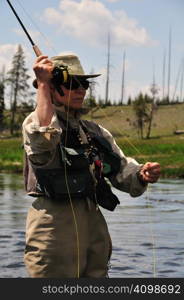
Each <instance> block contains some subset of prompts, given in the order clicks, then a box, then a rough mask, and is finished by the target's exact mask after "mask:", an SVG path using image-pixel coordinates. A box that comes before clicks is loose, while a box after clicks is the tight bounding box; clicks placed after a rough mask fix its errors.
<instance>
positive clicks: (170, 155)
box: [0, 103, 184, 178]
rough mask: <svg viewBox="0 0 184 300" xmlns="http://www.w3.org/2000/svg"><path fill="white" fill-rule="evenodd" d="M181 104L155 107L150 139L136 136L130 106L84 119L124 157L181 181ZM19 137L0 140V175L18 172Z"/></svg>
mask: <svg viewBox="0 0 184 300" xmlns="http://www.w3.org/2000/svg"><path fill="white" fill-rule="evenodd" d="M183 114H184V103H182V104H172V105H171V104H170V105H162V106H158V107H157V110H156V112H155V114H154V118H153V123H152V129H151V138H150V139H147V140H146V139H145V140H141V139H139V138H138V136H137V127H136V126H135V114H134V111H133V109H132V106H119V107H117V106H109V107H106V108H103V109H102V108H99V107H96V108H94V110H93V111H91V112H89V113H88V115H85V116H84V118H85V119H88V120H92V121H94V122H96V123H97V124H99V125H102V126H103V127H105V128H107V129H108V130H109V131H110V132H111V133H112V135H113V136H114V138H115V139H116V142H117V143H118V145H119V146H120V148H121V149H122V150H123V152H124V153H125V155H126V156H131V157H134V158H135V159H136V160H137V161H138V162H140V163H145V162H146V161H157V162H159V163H160V164H161V168H162V177H163V178H184V155H183V153H184V134H178V135H176V134H174V132H176V131H177V130H182V129H184V118H183ZM23 154H24V153H23V149H22V137H21V136H20V137H14V138H12V137H9V138H8V137H7V136H6V135H4V137H3V136H1V137H0V172H22V168H23Z"/></svg>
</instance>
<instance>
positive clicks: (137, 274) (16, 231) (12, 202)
mask: <svg viewBox="0 0 184 300" xmlns="http://www.w3.org/2000/svg"><path fill="white" fill-rule="evenodd" d="M114 191H115V193H116V194H117V195H118V197H119V199H120V201H121V204H120V205H119V206H118V207H117V209H116V210H115V211H114V212H108V211H106V210H103V209H102V212H103V213H104V215H105V218H106V221H107V223H108V225H109V231H110V234H111V238H112V242H113V254H112V258H111V262H110V269H109V277H110V278H113V277H115V278H128V277H129V278H148V277H151V278H153V277H157V278H160V277H164V278H179V277H180V278H182V277H184V180H183V179H181V180H160V181H159V182H158V183H156V184H154V185H150V187H149V189H148V191H147V192H146V193H145V194H144V195H142V196H141V197H138V198H131V197H130V196H129V195H128V194H125V193H123V192H119V191H117V190H114ZM31 202H32V198H31V197H28V196H27V195H26V194H25V192H24V190H23V183H22V176H21V175H17V174H0V277H1V278H20V277H28V274H27V272H26V269H25V266H24V263H23V253H24V246H25V222H26V215H27V210H28V208H29V207H30V205H31Z"/></svg>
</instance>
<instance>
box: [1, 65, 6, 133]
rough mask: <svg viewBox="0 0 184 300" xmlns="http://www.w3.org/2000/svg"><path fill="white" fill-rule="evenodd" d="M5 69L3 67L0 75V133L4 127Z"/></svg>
mask: <svg viewBox="0 0 184 300" xmlns="http://www.w3.org/2000/svg"><path fill="white" fill-rule="evenodd" d="M4 83H5V68H4V67H3V69H2V71H1V73H0V131H2V130H3V127H4V110H5V103H4V90H5V86H4Z"/></svg>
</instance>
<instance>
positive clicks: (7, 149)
mask: <svg viewBox="0 0 184 300" xmlns="http://www.w3.org/2000/svg"><path fill="white" fill-rule="evenodd" d="M22 168H23V149H22V139H21V138H7V139H0V170H1V172H22Z"/></svg>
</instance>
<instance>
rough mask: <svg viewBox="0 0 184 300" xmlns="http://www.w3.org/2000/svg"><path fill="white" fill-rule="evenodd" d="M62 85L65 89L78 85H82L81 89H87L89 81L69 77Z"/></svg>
mask: <svg viewBox="0 0 184 300" xmlns="http://www.w3.org/2000/svg"><path fill="white" fill-rule="evenodd" d="M63 85H64V87H65V88H66V89H67V90H76V89H78V88H79V87H82V88H83V89H85V90H87V89H88V87H89V81H87V80H84V79H83V80H79V79H74V78H72V79H70V80H69V81H67V82H65V83H63Z"/></svg>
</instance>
